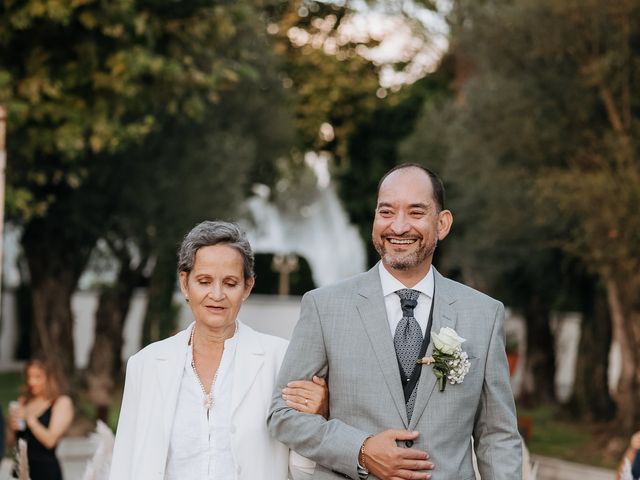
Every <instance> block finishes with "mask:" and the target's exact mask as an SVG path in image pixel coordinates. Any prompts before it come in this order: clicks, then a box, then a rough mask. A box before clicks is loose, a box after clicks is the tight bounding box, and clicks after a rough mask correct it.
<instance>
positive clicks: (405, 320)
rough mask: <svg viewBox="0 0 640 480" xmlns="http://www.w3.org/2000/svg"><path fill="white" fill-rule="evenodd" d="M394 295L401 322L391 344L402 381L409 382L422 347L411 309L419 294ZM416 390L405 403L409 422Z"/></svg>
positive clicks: (420, 332) (414, 305) (404, 291)
mask: <svg viewBox="0 0 640 480" xmlns="http://www.w3.org/2000/svg"><path fill="white" fill-rule="evenodd" d="M396 294H397V295H398V296H399V297H400V306H401V307H402V320H400V323H398V326H397V327H396V333H395V335H394V337H393V344H394V345H395V347H396V355H397V356H398V361H399V362H400V365H401V366H402V370H403V372H404V375H405V378H404V379H403V380H405V381H409V378H410V377H411V374H412V373H413V369H414V368H416V360H417V359H418V356H419V355H420V347H421V346H422V330H420V324H418V321H417V320H416V319H415V317H414V316H413V309H414V308H416V305H417V304H418V297H419V296H420V292H418V291H417V290H411V289H410V288H403V289H402V290H398V291H397V292H396ZM403 383H404V382H403ZM417 390H418V388H417V384H416V387H415V388H414V389H413V392H412V393H411V397H410V398H409V401H408V402H407V417H408V419H409V420H411V414H412V413H413V405H414V403H415V397H416V391H417Z"/></svg>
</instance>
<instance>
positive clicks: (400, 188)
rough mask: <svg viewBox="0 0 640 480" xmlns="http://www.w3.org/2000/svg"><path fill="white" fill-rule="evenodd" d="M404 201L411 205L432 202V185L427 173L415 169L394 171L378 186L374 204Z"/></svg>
mask: <svg viewBox="0 0 640 480" xmlns="http://www.w3.org/2000/svg"><path fill="white" fill-rule="evenodd" d="M400 200H404V202H405V203H406V202H411V203H425V202H426V203H429V204H431V203H432V202H433V185H432V183H431V178H430V177H429V175H427V173H426V172H425V171H424V170H422V169H419V168H416V167H407V168H406V169H402V170H396V171H395V172H392V173H390V174H389V176H388V177H387V178H385V179H384V180H383V182H382V184H381V185H380V190H379V191H378V198H377V201H376V203H377V204H378V205H379V204H381V203H386V202H395V201H400Z"/></svg>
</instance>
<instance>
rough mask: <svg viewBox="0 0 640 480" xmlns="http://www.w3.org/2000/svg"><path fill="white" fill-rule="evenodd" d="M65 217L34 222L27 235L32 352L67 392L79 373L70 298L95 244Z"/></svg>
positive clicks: (59, 215) (55, 214)
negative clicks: (31, 312)
mask: <svg viewBox="0 0 640 480" xmlns="http://www.w3.org/2000/svg"><path fill="white" fill-rule="evenodd" d="M66 213H68V212H66V211H64V212H62V213H61V212H59V211H54V212H51V215H49V216H47V217H40V218H34V219H32V220H31V221H30V222H29V223H28V224H27V225H26V227H25V229H24V233H23V235H22V247H23V250H24V253H25V257H26V259H27V265H28V267H29V277H30V282H31V293H32V302H33V329H32V331H33V333H34V335H32V337H31V346H32V348H31V354H32V356H37V357H39V358H42V360H44V362H45V363H46V364H47V366H48V368H50V370H51V372H52V373H53V375H55V376H56V378H57V379H58V381H59V382H60V385H61V387H62V388H63V389H64V390H65V391H66V390H68V389H69V387H70V385H71V381H72V379H73V377H74V374H75V356H74V341H73V314H72V311H71V295H72V294H73V292H74V291H75V289H76V286H77V283H78V279H79V278H80V274H81V273H82V271H83V270H84V268H85V266H86V264H87V262H88V260H89V255H90V253H91V250H92V248H93V246H94V245H95V241H96V238H95V236H94V235H93V234H92V233H90V232H88V231H87V230H83V229H82V227H79V226H77V225H75V224H73V222H72V221H68V222H67V221H66V220H67V217H66V216H65V215H64V214H66Z"/></svg>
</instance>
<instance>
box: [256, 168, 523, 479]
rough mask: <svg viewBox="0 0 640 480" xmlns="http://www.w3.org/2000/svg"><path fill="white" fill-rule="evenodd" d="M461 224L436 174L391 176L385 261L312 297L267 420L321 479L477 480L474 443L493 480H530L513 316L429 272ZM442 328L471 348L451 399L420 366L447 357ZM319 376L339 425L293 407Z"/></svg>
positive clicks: (379, 237)
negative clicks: (513, 380) (511, 361)
mask: <svg viewBox="0 0 640 480" xmlns="http://www.w3.org/2000/svg"><path fill="white" fill-rule="evenodd" d="M452 222H453V217H452V214H451V212H450V211H448V210H445V209H444V188H443V186H442V182H441V181H440V179H439V178H438V177H437V176H436V175H435V174H433V173H432V172H431V171H429V170H428V169H426V168H424V167H422V166H420V165H414V164H404V165H400V166H398V167H396V168H394V169H393V170H391V171H390V172H388V173H387V174H386V175H385V176H384V177H383V178H382V180H381V182H380V185H379V187H378V201H377V205H376V211H375V220H374V225H373V232H372V239H373V244H374V246H375V248H376V250H377V251H378V253H379V254H380V258H381V261H380V262H379V263H378V264H377V265H376V266H375V267H373V268H372V269H371V270H369V271H368V272H366V273H363V274H360V275H358V276H356V277H353V278H350V279H348V280H346V281H343V282H341V283H338V284H336V285H332V286H329V287H324V288H320V289H317V290H313V291H311V292H308V293H307V294H306V295H305V296H304V297H303V299H302V306H301V313H300V320H299V322H298V324H297V326H296V328H295V331H294V333H293V337H292V339H291V343H290V345H289V349H288V351H287V354H286V357H285V359H284V362H283V364H282V367H281V370H280V374H279V377H278V382H277V386H276V391H275V393H274V398H273V402H272V405H271V411H270V414H269V419H268V424H269V429H270V431H271V433H272V434H273V435H274V436H275V437H276V438H277V439H278V440H280V441H282V442H283V443H285V444H287V445H289V446H290V447H291V448H292V449H294V450H296V451H297V452H299V453H300V454H302V455H304V456H306V457H308V458H310V459H312V460H315V461H316V462H317V464H318V465H317V467H316V470H315V473H314V477H313V478H317V479H335V478H344V477H348V478H353V479H357V478H367V477H368V478H380V479H429V478H434V479H437V480H469V479H473V478H475V474H474V471H473V466H472V453H471V449H472V443H471V438H472V437H473V440H474V444H475V450H476V455H477V459H478V468H479V470H480V474H481V476H482V479H483V480H516V479H520V478H522V473H521V472H522V452H521V440H520V436H519V434H518V431H517V426H516V415H515V406H514V401H513V394H512V392H511V387H510V385H509V372H508V367H507V360H506V355H505V346H504V335H505V333H504V307H503V305H502V304H501V303H500V302H498V301H496V300H494V299H492V298H490V297H488V296H486V295H484V294H482V293H480V292H478V291H475V290H473V289H471V288H469V287H466V286H464V285H462V284H459V283H456V282H454V281H452V280H449V279H447V278H445V277H443V276H442V275H440V274H439V273H438V272H437V270H436V269H435V268H434V267H432V265H431V262H432V258H433V253H434V251H435V249H436V245H437V242H438V240H443V239H444V238H445V237H446V236H447V234H448V233H449V230H450V228H451V224H452ZM336 241H338V242H339V241H340V239H339V238H338V239H336ZM443 327H449V328H451V329H453V330H454V331H455V332H454V333H457V335H459V336H460V337H463V338H464V339H466V342H464V343H463V344H462V349H463V350H464V352H466V355H467V357H468V361H469V365H468V366H469V368H468V373H467V374H466V376H465V377H464V379H463V381H462V383H455V384H454V383H451V382H448V383H446V384H445V387H446V388H445V389H444V390H441V387H440V386H439V385H437V382H436V380H437V379H436V375H435V373H434V372H435V370H434V366H433V365H427V364H417V360H418V359H419V358H422V357H431V356H432V355H433V354H434V353H436V356H437V353H438V352H434V347H433V342H430V341H429V340H430V335H429V332H430V331H431V330H432V331H433V332H434V333H438V332H439V331H440V329H441V328H443ZM427 345H428V347H427ZM425 350H426V351H425ZM314 375H319V376H326V377H327V380H328V385H329V392H330V416H329V419H325V418H323V417H321V416H319V415H306V414H304V413H301V412H298V411H296V410H295V409H293V408H292V407H291V405H293V404H297V405H302V406H304V404H305V403H306V402H307V400H308V399H306V398H304V392H302V391H301V390H299V389H297V388H295V387H294V386H291V385H289V386H288V383H289V382H291V381H293V380H295V379H298V378H312V376H314ZM453 377H454V375H451V376H450V377H449V379H450V380H455V379H454V378H453ZM427 452H428V453H427Z"/></svg>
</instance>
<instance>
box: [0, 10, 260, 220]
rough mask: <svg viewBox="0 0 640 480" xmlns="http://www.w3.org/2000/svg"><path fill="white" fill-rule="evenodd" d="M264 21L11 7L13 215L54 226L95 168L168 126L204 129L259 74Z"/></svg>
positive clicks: (220, 13) (4, 40)
mask: <svg viewBox="0 0 640 480" xmlns="http://www.w3.org/2000/svg"><path fill="white" fill-rule="evenodd" d="M255 14H256V12H255V10H254V9H253V7H252V6H251V3H250V2H231V3H229V4H226V5H219V4H217V2H214V1H210V2H198V3H197V4H195V3H193V4H192V5H191V7H190V8H187V7H185V8H182V9H170V8H167V7H166V6H163V5H162V4H161V3H159V2H132V1H128V0H118V1H89V0H88V1H79V0H73V1H71V0H67V1H52V0H49V1H45V0H31V1H28V2H11V1H5V2H3V4H2V5H0V58H2V60H1V61H0V101H1V102H3V103H5V104H6V106H7V110H8V114H9V122H8V136H9V141H8V149H9V159H10V166H9V169H8V179H9V199H10V203H9V207H10V212H11V213H12V214H13V215H14V216H15V217H17V218H19V219H20V218H22V219H28V218H29V217H30V216H32V215H42V214H44V212H45V211H46V210H47V209H48V208H49V206H50V205H51V204H52V202H54V201H55V196H56V188H58V187H59V186H68V187H70V188H77V187H78V186H79V185H80V183H81V182H82V181H83V180H84V179H85V178H86V177H87V175H88V171H89V169H90V168H91V164H90V162H91V160H92V159H93V158H95V157H96V156H100V155H109V154H114V153H117V152H120V151H123V150H124V149H126V148H128V147H129V146H131V145H135V144H136V143H139V142H140V141H142V140H143V139H144V138H145V137H146V136H148V135H149V134H150V133H151V132H153V131H158V130H159V129H160V128H161V125H162V124H163V123H164V122H165V121H166V119H167V118H180V119H190V120H192V121H198V120H202V119H203V118H204V116H205V113H206V111H207V109H209V108H210V107H211V106H212V105H215V104H216V103H217V102H219V100H220V97H221V95H223V94H224V92H226V91H228V90H230V89H231V88H233V87H234V86H235V85H236V84H237V83H238V81H239V79H240V78H242V77H245V76H246V75H247V74H254V72H253V70H252V68H251V66H250V61H251V58H252V55H253V54H252V52H251V49H249V48H247V45H246V42H244V41H242V40H241V37H242V36H243V35H246V33H247V31H251V30H255V29H256V26H257V22H256V20H255V19H254V17H255Z"/></svg>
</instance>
